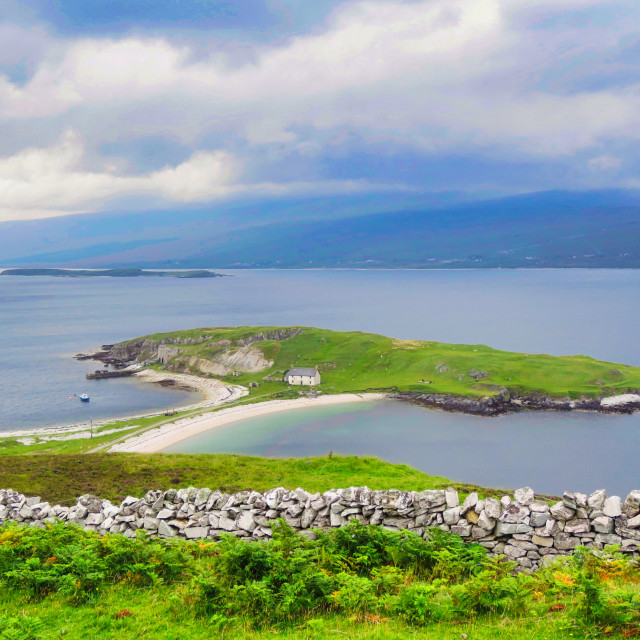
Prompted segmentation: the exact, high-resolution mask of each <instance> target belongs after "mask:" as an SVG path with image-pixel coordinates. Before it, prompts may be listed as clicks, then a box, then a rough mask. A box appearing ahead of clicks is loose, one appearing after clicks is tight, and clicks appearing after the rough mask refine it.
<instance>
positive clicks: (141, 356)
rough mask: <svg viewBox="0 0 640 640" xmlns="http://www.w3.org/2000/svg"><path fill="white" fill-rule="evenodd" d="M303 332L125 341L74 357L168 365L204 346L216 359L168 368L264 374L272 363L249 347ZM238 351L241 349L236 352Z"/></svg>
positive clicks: (193, 360)
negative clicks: (185, 350) (187, 351)
mask: <svg viewBox="0 0 640 640" xmlns="http://www.w3.org/2000/svg"><path fill="white" fill-rule="evenodd" d="M303 331H304V330H303V329H301V328H300V327H288V328H285V329H276V330H273V331H260V332H258V333H255V334H252V335H250V336H247V337H246V338H243V339H241V340H236V341H235V342H231V340H218V341H212V340H211V336H206V335H203V336H199V337H197V338H183V337H179V336H170V337H167V338H161V339H159V340H151V339H149V338H140V339H139V340H128V341H126V342H119V343H118V344H114V345H104V346H103V349H104V348H105V347H109V348H108V349H106V350H103V351H101V352H99V353H96V354H93V355H87V354H77V355H76V356H75V357H76V358H77V359H87V358H93V359H94V360H100V361H102V362H107V363H110V364H117V365H122V366H125V365H128V364H133V363H136V362H161V363H162V364H164V365H168V364H169V363H170V361H171V360H172V359H173V358H175V357H176V356H179V355H180V354H181V349H180V348H179V347H181V346H186V345H198V344H204V343H205V342H208V344H207V350H211V351H215V350H220V353H218V354H216V356H215V358H213V359H211V360H209V359H207V358H203V357H198V356H192V357H191V358H189V359H186V360H185V361H184V362H181V363H177V365H176V367H169V368H170V369H172V370H175V371H183V370H184V369H185V368H186V365H187V364H188V365H189V366H190V367H192V368H197V369H199V370H200V371H202V372H203V373H211V374H213V375H220V376H225V375H228V374H229V373H231V372H232V371H245V372H249V373H255V372H259V371H264V370H265V369H268V368H269V367H271V366H273V361H271V360H267V359H266V358H265V357H264V355H263V353H262V351H260V349H258V348H257V347H253V348H252V347H251V346H250V345H252V344H254V343H255V342H261V341H264V340H278V341H281V340H288V339H289V338H293V337H295V336H297V335H299V334H301V333H302V332H303ZM237 347H240V348H239V349H238V348H237Z"/></svg>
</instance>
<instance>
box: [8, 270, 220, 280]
mask: <svg viewBox="0 0 640 640" xmlns="http://www.w3.org/2000/svg"><path fill="white" fill-rule="evenodd" d="M0 275H1V276H54V277H55V278H223V277H225V276H226V274H224V273H216V272H215V271H209V270H207V269H197V270H192V271H146V270H144V269H135V268H133V269H5V270H4V271H2V272H0Z"/></svg>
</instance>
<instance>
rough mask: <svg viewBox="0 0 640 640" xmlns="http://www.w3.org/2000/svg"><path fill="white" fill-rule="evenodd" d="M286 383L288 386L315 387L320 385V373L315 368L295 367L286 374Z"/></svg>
mask: <svg viewBox="0 0 640 640" xmlns="http://www.w3.org/2000/svg"><path fill="white" fill-rule="evenodd" d="M284 381H285V382H286V383H288V384H300V385H309V386H313V385H316V384H320V372H319V371H318V370H317V369H316V368H315V367H313V368H311V367H293V368H292V369H289V371H287V373H285V374H284Z"/></svg>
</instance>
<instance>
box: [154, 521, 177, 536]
mask: <svg viewBox="0 0 640 640" xmlns="http://www.w3.org/2000/svg"><path fill="white" fill-rule="evenodd" d="M177 531H178V530H177V529H175V528H174V527H170V526H169V525H168V524H167V523H166V522H165V521H164V520H159V521H158V535H159V536H162V537H164V538H173V537H174V536H175V535H176V533H177Z"/></svg>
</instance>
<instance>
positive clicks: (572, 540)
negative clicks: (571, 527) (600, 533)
mask: <svg viewBox="0 0 640 640" xmlns="http://www.w3.org/2000/svg"><path fill="white" fill-rule="evenodd" d="M579 544H580V539H579V538H576V537H575V536H570V535H569V534H567V533H558V534H557V535H556V536H555V538H554V539H553V546H554V547H555V548H556V549H560V550H562V551H564V550H568V549H575V548H576V547H577V546H579Z"/></svg>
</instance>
